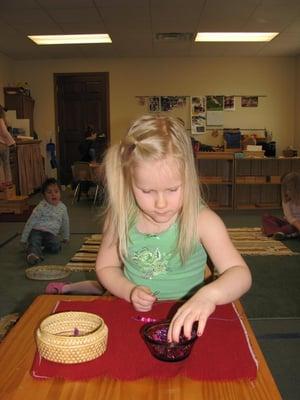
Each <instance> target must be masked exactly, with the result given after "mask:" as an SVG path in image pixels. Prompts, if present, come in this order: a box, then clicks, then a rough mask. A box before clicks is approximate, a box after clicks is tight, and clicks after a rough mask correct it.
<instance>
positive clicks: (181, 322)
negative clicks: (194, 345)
mask: <svg viewBox="0 0 300 400" xmlns="http://www.w3.org/2000/svg"><path fill="white" fill-rule="evenodd" d="M215 308H216V305H215V303H214V302H213V301H211V300H210V299H209V298H207V297H204V296H201V295H200V293H198V294H197V295H195V296H193V297H191V298H190V299H189V300H188V301H187V302H186V303H184V304H183V305H182V306H181V307H180V308H179V309H178V310H177V312H176V314H175V315H174V317H173V318H172V321H171V323H170V327H169V330H168V341H169V342H178V341H179V336H180V332H181V329H182V328H183V334H184V336H185V337H186V338H188V339H190V337H191V332H192V327H193V324H194V322H198V328H197V335H198V336H201V335H202V333H203V331H204V328H205V325H206V321H207V319H208V317H209V316H210V315H211V314H212V313H213V312H214V310H215Z"/></svg>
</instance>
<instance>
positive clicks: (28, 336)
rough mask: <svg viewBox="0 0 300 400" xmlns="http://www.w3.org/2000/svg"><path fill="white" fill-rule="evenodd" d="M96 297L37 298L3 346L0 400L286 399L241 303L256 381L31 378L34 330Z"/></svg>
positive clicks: (239, 310)
mask: <svg viewBox="0 0 300 400" xmlns="http://www.w3.org/2000/svg"><path fill="white" fill-rule="evenodd" d="M95 298H97V297H96V296H64V295H59V296H56V295H41V296H38V297H37V298H36V299H35V300H34V302H33V303H32V305H31V306H30V307H29V308H28V310H27V311H26V312H25V313H24V315H23V316H22V317H21V319H20V320H19V321H18V322H17V324H16V325H15V326H14V327H13V328H12V330H11V331H10V332H9V334H8V335H7V336H6V337H5V338H4V340H3V342H2V343H1V344H0V368H1V369H0V371H1V372H0V399H1V400H24V399H36V400H124V399H126V400H127V399H128V400H131V399H132V400H139V399H142V400H158V399H162V400H168V399H169V400H185V399H186V400H201V399H203V400H204V399H205V400H219V399H220V400H279V399H282V398H281V396H280V394H279V391H278V389H277V386H276V384H275V382H274V380H273V377H272V375H271V373H270V370H269V368H268V366H267V364H266V361H265V359H264V357H263V354H262V352H261V350H260V348H259V346H258V343H257V341H256V339H255V336H254V333H253V331H252V329H251V327H250V324H249V322H248V320H247V318H246V316H245V315H244V311H243V308H242V306H241V304H240V303H239V302H236V303H235V305H236V307H237V310H238V312H239V314H240V316H241V318H242V320H243V322H244V325H245V327H246V329H247V332H248V336H249V339H250V342H251V344H252V347H253V350H254V353H255V356H256V358H257V360H258V363H259V369H258V376H257V379H256V380H254V381H229V382H226V381H225V382H203V381H202V382H200V381H193V380H191V379H187V378H184V377H180V376H178V377H176V378H173V379H169V380H164V381H159V380H153V379H141V380H138V381H133V382H124V381H117V380H111V379H103V378H97V379H92V380H89V381H84V382H78V381H76V382H74V381H73V382H72V381H64V380H61V379H48V380H44V381H39V380H36V379H33V378H32V377H31V375H30V369H31V365H32V362H33V358H34V354H35V351H36V344H35V330H36V328H37V327H38V325H39V323H40V321H41V320H42V319H43V318H45V317H46V316H47V315H49V314H51V312H52V310H53V308H54V306H55V304H56V302H57V301H58V300H93V299H95Z"/></svg>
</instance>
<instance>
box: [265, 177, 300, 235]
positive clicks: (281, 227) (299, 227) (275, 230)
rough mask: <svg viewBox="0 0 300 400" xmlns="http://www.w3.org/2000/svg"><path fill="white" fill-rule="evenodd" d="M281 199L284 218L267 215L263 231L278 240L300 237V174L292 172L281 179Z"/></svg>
mask: <svg viewBox="0 0 300 400" xmlns="http://www.w3.org/2000/svg"><path fill="white" fill-rule="evenodd" d="M281 198H282V210H283V214H284V217H283V218H279V217H276V216H274V215H269V214H265V215H263V217H262V231H263V233H264V234H265V235H267V236H272V237H273V238H274V239H276V240H285V239H292V238H296V237H299V236H300V174H299V173H298V172H290V173H288V174H285V175H284V176H283V177H282V179H281Z"/></svg>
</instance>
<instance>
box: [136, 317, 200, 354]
mask: <svg viewBox="0 0 300 400" xmlns="http://www.w3.org/2000/svg"><path fill="white" fill-rule="evenodd" d="M169 325H170V321H158V322H153V323H150V324H146V325H144V326H143V327H142V330H141V334H142V337H143V339H144V341H145V343H146V345H147V346H148V348H149V350H150V352H151V354H152V355H153V356H154V357H156V358H158V359H159V360H161V361H169V362H175V361H181V360H184V359H185V358H187V357H188V356H189V355H190V353H191V350H192V347H193V345H194V342H195V340H196V339H197V330H196V329H193V330H192V335H191V338H190V339H187V338H186V337H185V336H184V335H183V334H181V335H180V337H179V342H178V343H176V342H171V343H169V342H168V339H167V335H168V329H169Z"/></svg>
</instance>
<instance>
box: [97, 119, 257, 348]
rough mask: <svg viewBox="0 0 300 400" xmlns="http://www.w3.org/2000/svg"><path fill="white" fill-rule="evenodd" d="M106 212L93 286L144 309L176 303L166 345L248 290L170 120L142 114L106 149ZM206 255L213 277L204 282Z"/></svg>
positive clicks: (186, 145) (247, 277) (243, 269)
mask: <svg viewBox="0 0 300 400" xmlns="http://www.w3.org/2000/svg"><path fill="white" fill-rule="evenodd" d="M104 165H105V175H106V182H107V192H108V209H107V216H106V221H105V226H104V232H103V237H102V243H101V246H100V249H99V253H98V256H97V261H96V272H97V276H98V279H99V281H100V283H101V284H102V285H103V286H104V287H105V288H106V289H107V290H108V291H109V292H110V293H112V294H113V295H115V296H117V297H120V298H122V299H124V300H126V301H128V302H131V303H132V304H133V306H134V308H135V309H136V310H138V311H141V312H143V311H145V312H146V311H150V310H151V309H152V307H153V305H154V303H155V302H156V301H157V300H168V299H184V300H185V302H184V303H183V305H182V306H181V307H180V308H179V309H178V311H177V312H176V314H175V315H174V317H173V319H172V321H171V323H170V328H169V331H168V340H170V341H175V342H177V341H178V340H179V334H180V331H181V329H183V333H184V335H185V336H186V337H190V335H191V329H192V325H193V323H194V322H197V323H198V328H197V332H198V335H199V336H200V335H201V334H202V333H203V330H204V328H205V325H206V321H207V319H208V317H209V316H210V315H211V314H212V313H213V311H214V310H215V307H216V306H217V305H220V304H226V303H229V302H232V301H234V300H236V299H237V298H239V297H240V296H242V295H243V294H244V293H245V292H246V291H247V290H248V289H249V288H250V286H251V274H250V272H249V269H248V267H247V265H246V263H245V261H244V260H243V258H242V257H241V255H240V254H239V253H238V251H237V250H236V248H235V247H234V245H233V244H232V242H231V240H230V238H229V235H228V232H227V229H226V227H225V226H224V224H223V222H222V220H221V219H220V218H219V217H218V216H217V214H215V213H214V212H213V211H212V210H210V209H209V208H208V207H207V205H206V204H205V203H204V201H203V200H202V199H201V196H200V190H199V184H198V178H197V172H196V169H195V163H194V157H193V150H192V145H191V140H190V138H189V136H188V134H187V132H186V131H185V128H184V126H183V125H182V124H181V123H180V122H179V121H178V120H177V119H176V118H172V117H165V116H159V115H146V116H143V117H141V118H139V119H138V120H136V121H135V122H134V123H133V125H132V126H131V128H130V129H129V131H128V133H127V135H126V137H125V138H124V139H123V140H122V141H121V142H120V143H119V144H117V145H115V146H112V147H110V148H109V150H108V152H107V154H106V157H105V160H104ZM207 254H208V255H209V257H210V258H211V261H212V263H213V264H214V266H215V267H216V269H217V271H218V273H219V277H218V278H217V279H216V280H214V281H213V282H212V283H209V284H207V285H204V270H205V265H206V261H207Z"/></svg>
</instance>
